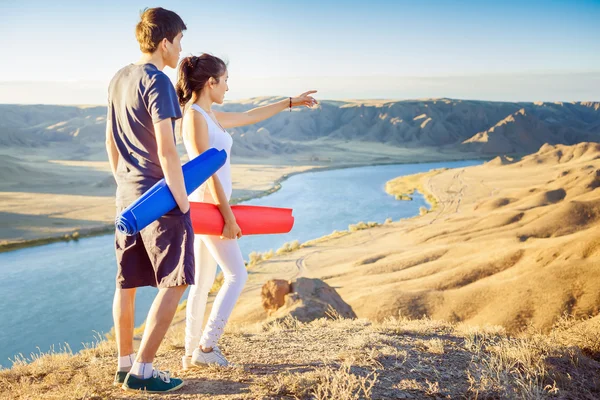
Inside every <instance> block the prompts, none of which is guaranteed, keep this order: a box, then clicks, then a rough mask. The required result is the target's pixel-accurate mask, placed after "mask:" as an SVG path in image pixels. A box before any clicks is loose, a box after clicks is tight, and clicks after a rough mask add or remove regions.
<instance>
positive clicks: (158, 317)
mask: <svg viewBox="0 0 600 400" xmlns="http://www.w3.org/2000/svg"><path fill="white" fill-rule="evenodd" d="M186 288H187V285H182V286H176V287H170V288H165V289H160V290H159V291H158V294H157V295H156V298H155V299H154V302H152V307H151V308H150V312H149V313H148V318H147V319H146V328H145V329H144V336H143V337H142V343H141V344H140V348H139V351H138V356H137V361H138V362H140V363H152V362H153V361H154V356H155V355H156V352H157V351H158V348H159V346H160V343H161V342H162V340H163V338H164V337H165V334H166V333H167V330H168V329H169V326H170V325H171V321H173V317H174V316H175V311H176V310H177V306H178V305H179V300H181V296H182V295H183V292H185V289H186Z"/></svg>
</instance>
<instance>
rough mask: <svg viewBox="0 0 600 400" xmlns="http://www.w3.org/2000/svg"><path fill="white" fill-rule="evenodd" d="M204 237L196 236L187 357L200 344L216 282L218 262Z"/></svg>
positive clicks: (187, 325) (188, 319) (186, 318)
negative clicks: (211, 289) (207, 306)
mask: <svg viewBox="0 0 600 400" xmlns="http://www.w3.org/2000/svg"><path fill="white" fill-rule="evenodd" d="M202 237H203V235H194V257H195V261H196V262H195V268H196V272H195V275H196V277H195V281H196V284H195V285H190V292H189V294H188V299H187V306H186V312H185V314H186V317H185V355H186V356H191V355H192V352H193V351H194V349H196V348H197V347H198V344H199V343H200V337H201V336H202V323H203V322H204V310H206V302H207V301H208V292H209V291H210V288H211V287H212V285H213V283H214V281H215V275H216V273H217V262H216V261H215V259H214V258H213V256H212V255H211V253H210V251H209V250H208V248H207V247H206V245H205V244H204V241H203V240H202Z"/></svg>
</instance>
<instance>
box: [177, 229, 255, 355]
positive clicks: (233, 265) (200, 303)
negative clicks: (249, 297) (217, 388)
mask: <svg viewBox="0 0 600 400" xmlns="http://www.w3.org/2000/svg"><path fill="white" fill-rule="evenodd" d="M194 254H195V258H196V263H195V264H196V276H195V281H196V284H195V285H191V286H190V292H189V294H188V299H187V310H186V321H185V354H186V355H191V354H192V352H193V351H194V349H195V348H197V347H198V345H199V344H200V345H202V346H203V347H214V346H215V345H216V344H217V341H218V340H219V338H220V337H221V335H222V334H223V328H224V327H225V324H226V323H227V320H228V319H229V316H230V315H231V312H232V311H233V306H235V303H236V302H237V299H238V297H239V296H240V294H241V293H242V289H243V288H244V285H245V284H246V280H247V279H248V273H247V272H246V267H245V266H244V259H243V258H242V252H241V250H240V246H239V245H238V242H237V240H235V239H233V240H229V239H221V238H220V237H219V236H208V235H195V238H194ZM217 263H218V264H219V266H220V267H221V270H222V271H223V276H224V278H225V279H224V282H223V286H222V287H221V289H220V290H219V293H218V294H217V297H216V298H215V302H214V303H213V307H212V311H211V313H210V317H209V318H208V321H207V322H206V326H205V328H204V331H203V330H202V322H203V321H204V311H205V310H206V303H207V301H208V292H209V291H210V288H211V287H212V285H213V283H214V281H215V277H216V273H217Z"/></svg>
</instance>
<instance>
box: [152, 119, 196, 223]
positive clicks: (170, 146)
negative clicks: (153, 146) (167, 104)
mask: <svg viewBox="0 0 600 400" xmlns="http://www.w3.org/2000/svg"><path fill="white" fill-rule="evenodd" d="M154 133H155V135H156V143H157V145H158V159H159V160H160V166H161V168H162V170H163V174H164V175H165V181H166V182H167V185H168V186H169V189H170V190H171V193H172V194H173V197H174V198H175V201H176V202H177V205H178V206H179V209H180V210H181V212H183V213H187V212H188V210H189V209H190V202H189V200H188V196H187V192H186V191H185V183H184V181H183V170H182V169H181V162H180V161H179V154H177V148H176V147H175V141H174V140H173V123H172V121H171V118H167V119H163V120H162V121H160V122H157V123H155V124H154Z"/></svg>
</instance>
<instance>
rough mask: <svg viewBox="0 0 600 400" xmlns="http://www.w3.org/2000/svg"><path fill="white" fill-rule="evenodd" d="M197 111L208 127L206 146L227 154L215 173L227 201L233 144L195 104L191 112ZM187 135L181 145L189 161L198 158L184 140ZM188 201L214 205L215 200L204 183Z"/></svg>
mask: <svg viewBox="0 0 600 400" xmlns="http://www.w3.org/2000/svg"><path fill="white" fill-rule="evenodd" d="M192 109H193V110H195V111H198V112H199V113H200V114H202V115H203V116H204V119H205V120H206V124H207V125H208V145H209V146H210V147H214V148H215V149H217V150H225V152H226V153H227V160H226V161H225V164H224V165H223V166H222V167H221V168H220V169H219V170H218V171H217V173H216V175H217V177H219V181H220V182H221V185H222V186H223V190H224V191H225V195H226V196H227V200H230V199H231V191H232V189H233V188H232V183H231V163H230V162H229V160H230V156H231V145H232V144H233V139H232V138H231V135H230V134H229V133H227V131H225V130H223V129H221V127H220V126H219V125H217V124H216V123H215V121H213V119H212V118H211V117H210V115H208V114H207V113H206V111H204V110H203V109H202V108H201V107H200V106H198V105H197V104H192V106H191V108H190V111H191V110H192ZM186 137H187V135H186V134H184V135H183V144H184V145H185V149H186V151H187V154H188V157H189V158H190V160H191V159H192V158H195V157H197V156H198V154H197V153H196V152H195V151H194V150H192V146H191V145H190V143H189V142H188V140H186ZM189 199H190V201H204V202H207V203H215V199H213V198H212V195H211V193H210V189H207V183H206V182H204V183H203V184H202V185H201V186H200V187H199V188H198V189H196V190H195V191H194V192H192V194H190V196H189Z"/></svg>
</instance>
